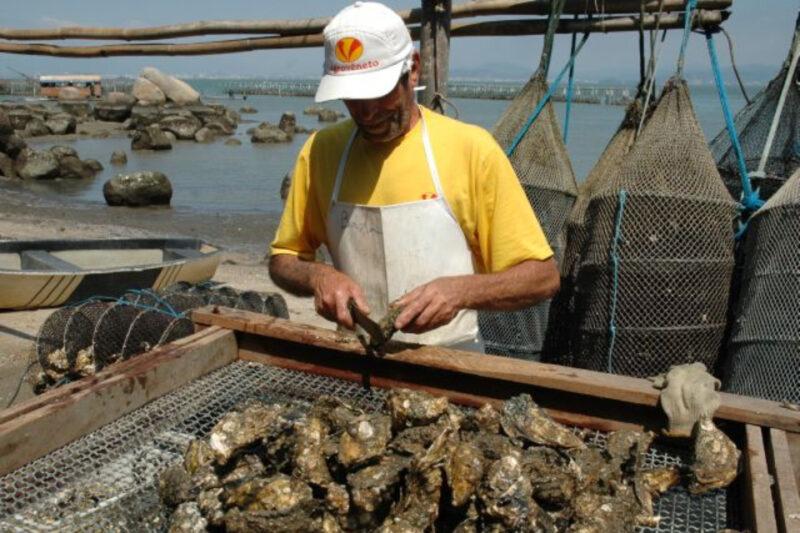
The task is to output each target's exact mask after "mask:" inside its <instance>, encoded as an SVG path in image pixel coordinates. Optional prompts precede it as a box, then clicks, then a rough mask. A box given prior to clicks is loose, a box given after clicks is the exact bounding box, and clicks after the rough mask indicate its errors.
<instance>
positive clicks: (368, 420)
mask: <svg viewBox="0 0 800 533" xmlns="http://www.w3.org/2000/svg"><path fill="white" fill-rule="evenodd" d="M391 438H392V429H391V420H390V419H389V417H388V416H385V415H380V414H374V415H362V416H358V417H356V418H354V419H352V420H351V421H350V422H349V423H348V424H347V428H346V429H345V431H344V432H343V433H342V436H341V438H340V439H339V454H338V458H339V462H340V463H341V464H342V466H344V467H345V468H352V467H356V466H359V465H362V464H364V463H367V462H369V461H371V460H373V459H376V458H378V457H380V456H381V455H382V454H383V452H384V451H385V450H386V445H387V444H388V443H389V439H391Z"/></svg>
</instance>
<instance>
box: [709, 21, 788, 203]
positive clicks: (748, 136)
mask: <svg viewBox="0 0 800 533" xmlns="http://www.w3.org/2000/svg"><path fill="white" fill-rule="evenodd" d="M798 42H800V14H799V15H798V19H797V23H796V28H795V35H794V39H793V42H792V46H791V48H790V50H792V51H793V50H795V48H796V47H797V46H798ZM790 62H791V52H790V54H789V57H787V59H786V61H784V63H783V66H782V67H781V70H780V72H778V74H777V75H776V76H775V77H774V78H773V79H772V80H771V81H770V82H769V84H768V85H767V87H766V88H765V89H764V90H762V91H761V92H759V93H758V95H756V97H755V98H754V99H753V100H752V101H751V102H750V103H749V104H748V105H747V106H745V108H744V109H742V110H741V111H740V112H739V113H738V114H737V115H736V118H735V121H734V123H735V125H736V131H737V132H738V134H739V142H740V144H741V146H742V152H743V153H744V158H745V166H746V168H747V170H748V172H753V171H755V170H756V169H757V168H758V167H759V162H760V160H761V157H762V153H763V152H764V149H765V146H766V144H767V142H768V137H769V132H770V127H771V125H772V120H773V117H774V116H775V112H776V110H777V109H778V103H779V101H780V98H781V93H782V91H783V86H784V83H785V82H786V77H787V76H788V75H789V67H790ZM711 151H712V152H713V154H714V158H715V159H716V161H717V167H718V168H719V172H720V174H721V175H722V178H723V180H724V181H725V185H726V186H727V187H728V190H729V191H730V192H731V195H732V196H733V197H734V198H736V199H739V198H740V197H741V194H742V183H741V176H740V173H739V167H738V164H737V159H736V153H735V151H734V149H733V147H732V145H731V140H730V137H729V136H728V132H727V131H726V130H725V129H723V130H722V131H721V132H720V133H719V134H718V135H717V136H716V137H715V138H714V140H713V141H711ZM798 167H800V70H797V71H795V72H794V74H793V79H792V80H790V81H789V85H788V92H787V93H786V101H785V103H784V105H783V109H782V111H781V115H780V121H779V122H778V127H777V130H776V132H775V135H774V140H773V141H772V145H771V146H770V147H769V151H768V154H767V159H766V167H765V168H764V172H765V175H764V176H751V178H752V183H753V188H754V189H755V188H759V189H760V191H759V192H760V197H761V199H762V200H766V199H768V198H770V197H771V196H772V195H773V194H774V193H775V192H776V191H777V190H778V189H779V188H780V187H781V185H783V184H784V183H785V182H786V180H787V179H788V178H789V176H791V175H792V174H793V173H794V171H795V170H796V169H797V168H798Z"/></svg>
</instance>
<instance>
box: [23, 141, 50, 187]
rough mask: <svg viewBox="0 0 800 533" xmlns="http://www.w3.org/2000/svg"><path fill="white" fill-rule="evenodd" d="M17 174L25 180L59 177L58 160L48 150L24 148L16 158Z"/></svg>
mask: <svg viewBox="0 0 800 533" xmlns="http://www.w3.org/2000/svg"><path fill="white" fill-rule="evenodd" d="M17 174H18V175H19V177H20V178H22V179H26V180H47V179H53V178H57V177H58V175H59V168H58V158H56V156H55V155H53V153H52V152H50V151H49V150H43V151H41V152H38V151H36V150H33V149H32V148H25V149H24V150H23V151H22V152H21V153H20V154H19V157H18V158H17Z"/></svg>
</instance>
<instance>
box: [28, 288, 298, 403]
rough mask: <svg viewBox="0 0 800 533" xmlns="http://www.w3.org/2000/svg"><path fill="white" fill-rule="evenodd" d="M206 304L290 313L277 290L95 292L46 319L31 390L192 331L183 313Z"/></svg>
mask: <svg viewBox="0 0 800 533" xmlns="http://www.w3.org/2000/svg"><path fill="white" fill-rule="evenodd" d="M208 304H215V305H223V306H227V307H233V308H236V309H244V310H247V311H253V312H257V313H265V314H269V315H271V316H278V317H281V318H289V312H288V309H287V306H286V301H285V300H284V299H283V297H282V296H281V295H280V294H277V293H259V292H255V291H237V290H235V289H232V288H229V287H216V286H212V285H209V284H201V285H191V284H188V283H178V284H175V285H172V286H170V287H167V288H166V289H165V290H163V291H161V292H159V293H156V292H152V291H149V290H131V291H129V292H126V293H125V294H124V295H123V296H122V297H121V298H119V299H112V298H104V297H96V298H92V299H90V300H88V301H86V302H83V303H80V304H77V305H74V306H69V307H64V308H61V309H57V310H56V311H54V312H53V313H52V314H51V315H50V316H49V317H48V318H47V319H46V320H45V322H44V323H43V324H42V326H41V328H40V330H39V333H38V334H37V337H36V342H35V343H34V357H35V360H34V361H33V363H34V364H32V365H31V366H32V368H33V372H32V373H31V374H30V375H29V376H28V378H29V379H30V380H31V381H32V385H33V388H34V391H35V392H37V393H40V392H44V391H45V390H47V389H49V388H52V387H55V386H58V385H61V384H64V383H68V382H70V381H74V380H76V379H80V378H83V377H86V376H89V375H93V374H94V373H96V372H97V371H98V370H100V369H102V368H104V367H105V366H107V365H109V364H111V363H114V362H116V361H118V360H122V359H128V358H130V357H133V356H136V355H138V354H141V353H144V352H147V351H149V350H152V349H154V348H156V347H158V346H162V345H164V344H168V343H170V342H173V341H175V340H178V339H180V338H182V337H186V336H187V335H191V334H192V333H193V332H194V326H193V324H192V322H191V320H190V319H189V318H188V316H187V314H186V313H188V312H189V311H191V310H192V309H196V308H198V307H202V306H204V305H208Z"/></svg>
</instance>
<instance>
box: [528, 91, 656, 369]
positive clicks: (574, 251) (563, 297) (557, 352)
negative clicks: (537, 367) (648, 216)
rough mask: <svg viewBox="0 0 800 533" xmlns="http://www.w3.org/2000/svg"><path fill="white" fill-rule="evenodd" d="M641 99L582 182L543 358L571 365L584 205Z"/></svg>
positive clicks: (613, 161)
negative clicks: (571, 345) (572, 320)
mask: <svg viewBox="0 0 800 533" xmlns="http://www.w3.org/2000/svg"><path fill="white" fill-rule="evenodd" d="M642 106H643V102H642V99H640V98H637V99H635V100H634V101H633V102H632V103H631V105H629V106H628V108H627V109H626V110H625V116H624V117H623V119H622V123H621V124H620V126H619V129H617V131H616V133H615V134H614V136H613V137H612V138H611V140H610V141H609V143H608V145H607V146H606V148H605V150H604V151H603V153H602V154H601V156H600V159H599V160H598V161H597V163H596V164H595V166H594V167H593V168H592V171H591V172H589V175H588V176H587V177H586V181H585V182H584V183H583V184H582V185H581V187H580V191H579V193H578V198H577V200H576V201H575V205H574V206H573V207H572V210H571V211H570V213H569V217H568V218H567V225H566V242H567V245H566V248H565V251H564V259H563V260H562V262H561V290H560V291H559V292H558V294H557V295H556V297H555V298H553V301H552V303H551V305H550V320H549V323H548V328H547V335H546V337H545V346H544V350H543V352H542V358H543V359H544V360H546V361H547V362H551V363H556V364H562V365H568V366H569V365H571V364H572V358H571V355H570V354H571V348H570V344H571V341H572V331H571V322H570V320H571V317H572V316H573V315H574V314H575V298H576V283H575V282H576V280H577V276H578V266H579V265H580V258H581V255H582V254H583V253H584V250H583V248H584V247H585V246H586V240H587V237H588V232H587V229H586V224H585V222H586V208H587V207H588V205H589V199H590V198H591V197H592V196H593V195H594V194H595V192H596V191H597V190H598V189H599V188H600V187H601V186H603V185H604V184H605V182H606V180H607V179H608V177H609V176H611V175H613V173H615V172H616V171H617V169H618V168H619V166H620V165H621V164H622V160H623V158H624V157H625V156H626V155H627V154H628V152H629V151H630V149H631V147H632V146H633V143H634V141H635V139H636V128H637V127H638V126H639V121H640V118H641V116H642Z"/></svg>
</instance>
